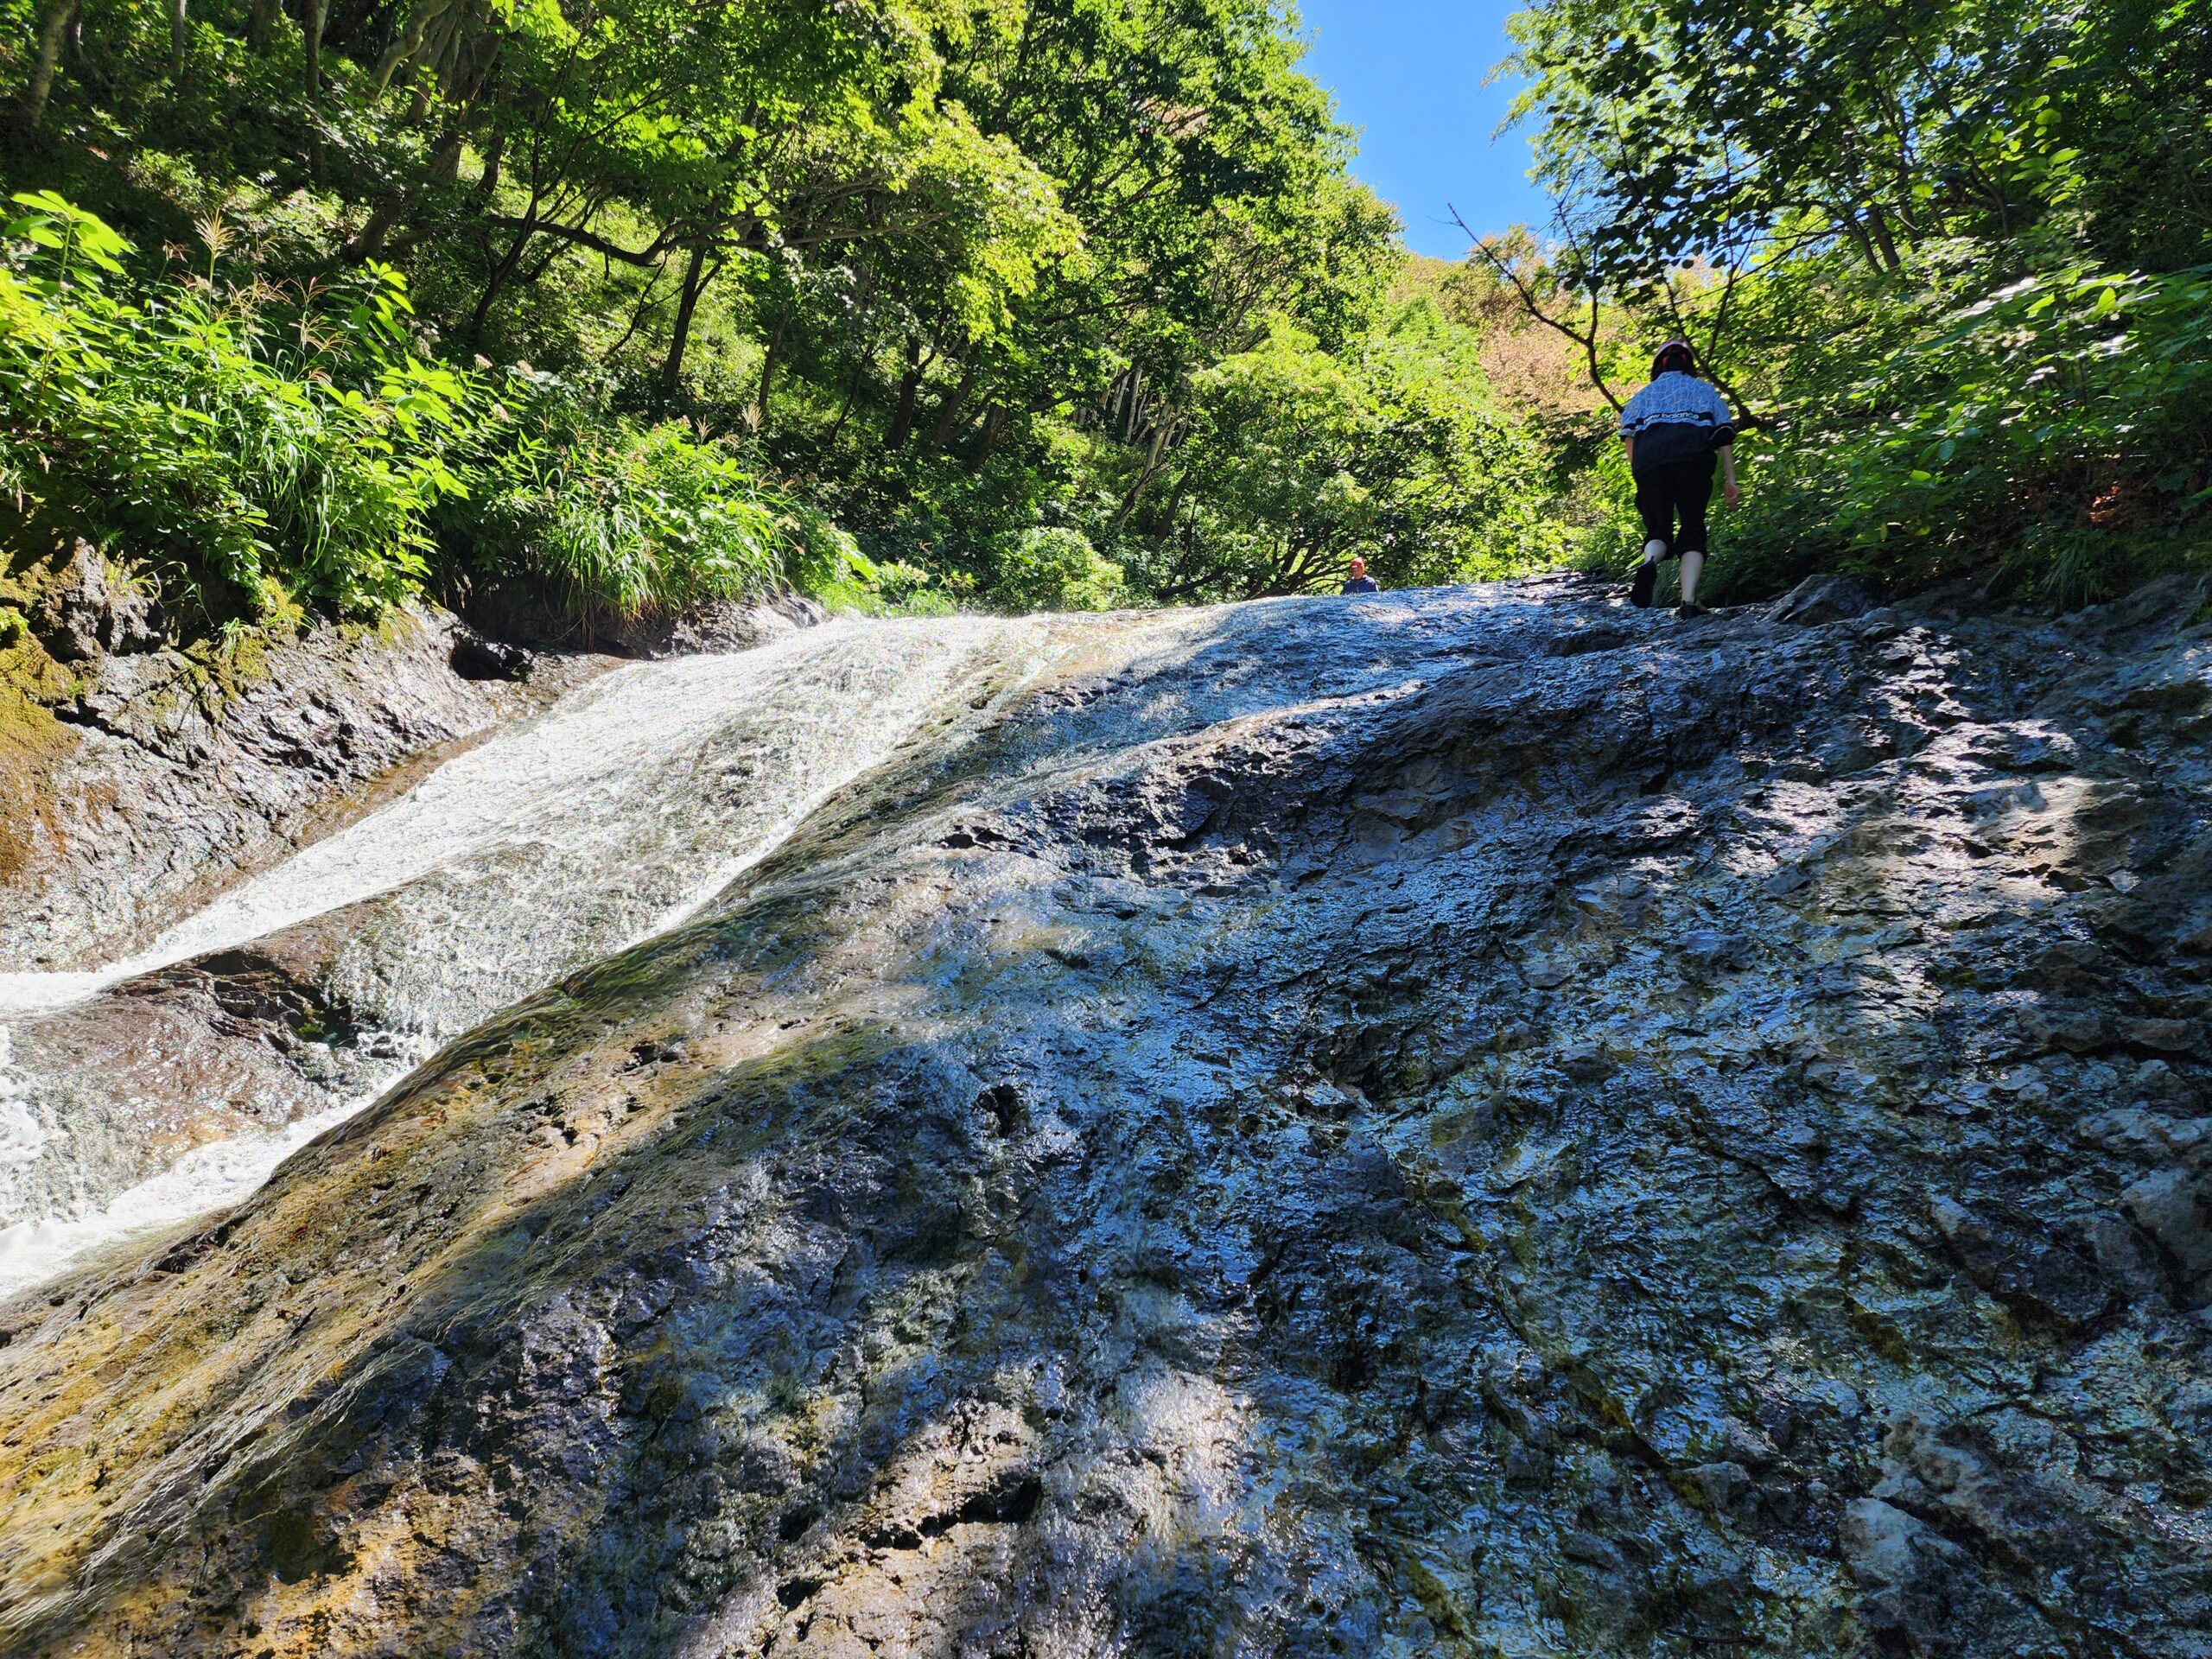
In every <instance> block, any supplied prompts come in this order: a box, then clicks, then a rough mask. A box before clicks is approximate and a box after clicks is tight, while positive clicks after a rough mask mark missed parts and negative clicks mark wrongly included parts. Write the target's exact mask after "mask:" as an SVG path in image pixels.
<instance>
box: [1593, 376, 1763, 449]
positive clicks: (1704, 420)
mask: <svg viewBox="0 0 2212 1659" xmlns="http://www.w3.org/2000/svg"><path fill="white" fill-rule="evenodd" d="M1621 435H1622V436H1623V437H1624V438H1634V439H1635V440H1636V455H1635V459H1634V461H1633V463H1632V464H1633V465H1634V467H1635V468H1636V470H1637V472H1642V471H1643V469H1644V468H1645V467H1663V466H1666V465H1667V464H1669V462H1671V461H1694V460H1696V459H1697V458H1698V457H1700V456H1703V455H1710V454H1713V451H1714V450H1716V449H1722V448H1726V447H1727V446H1728V445H1729V444H1731V443H1733V442H1735V441H1736V416H1735V414H1734V412H1733V411H1732V410H1730V409H1729V407H1728V400H1727V399H1726V397H1722V396H1721V395H1720V394H1719V392H1717V391H1714V390H1713V388H1712V387H1711V386H1710V385H1707V383H1706V382H1704V381H1702V380H1700V379H1699V378H1697V377H1696V376H1695V375H1694V374H1685V373H1684V372H1682V371H1681V370H1680V369H1669V370H1668V371H1667V372H1666V373H1664V374H1662V375H1661V376H1659V377H1658V378H1656V380H1654V381H1653V382H1652V383H1651V384H1650V385H1648V386H1646V387H1645V388H1644V389H1643V391H1639V392H1637V394H1636V396H1635V397H1631V398H1630V399H1629V400H1628V407H1627V408H1626V409H1624V410H1621Z"/></svg>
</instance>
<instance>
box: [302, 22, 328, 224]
mask: <svg viewBox="0 0 2212 1659" xmlns="http://www.w3.org/2000/svg"><path fill="white" fill-rule="evenodd" d="M329 20H330V0H307V9H306V10H304V11H302V13H301V14H300V48H301V51H302V53H303V54H304V55H305V57H306V60H307V73H306V75H305V77H304V78H303V81H302V84H303V85H304V86H305V87H306V89H307V95H308V174H309V175H311V176H312V177H313V178H314V180H315V182H316V183H317V184H321V182H322V110H321V105H322V27H323V25H324V24H325V23H326V22H328V21H329Z"/></svg>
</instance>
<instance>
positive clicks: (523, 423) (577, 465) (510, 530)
mask: <svg viewBox="0 0 2212 1659" xmlns="http://www.w3.org/2000/svg"><path fill="white" fill-rule="evenodd" d="M517 404H518V409H519V413H510V412H509V411H508V410H507V408H506V406H505V404H502V405H500V406H499V412H498V416H497V418H496V420H495V422H494V423H493V426H492V427H491V428H490V429H489V430H488V431H487V434H486V441H485V442H482V444H481V446H480V447H481V448H482V449H483V451H484V453H483V454H482V457H481V459H480V461H479V462H478V464H477V466H476V467H475V469H474V473H475V475H474V486H473V488H472V490H471V492H470V493H469V496H468V498H467V499H465V500H461V501H457V502H455V503H454V504H453V505H451V506H450V507H449V509H448V512H446V513H445V515H444V521H445V524H446V526H447V539H448V543H449V544H450V545H453V546H454V547H455V548H456V549H457V550H458V551H457V556H458V557H459V558H461V559H463V560H465V561H466V562H467V563H469V564H470V565H471V566H473V567H474V569H476V570H477V571H479V572H480V573H482V574H485V575H493V576H496V577H504V578H507V579H510V580H518V581H520V582H523V583H524V584H526V585H528V586H531V587H532V588H537V589H539V590H541V591H542V592H543V593H544V594H547V595H549V596H550V597H551V598H552V599H554V600H555V601H556V602H557V603H558V604H559V606H560V607H562V608H563V609H564V610H565V611H566V612H567V613H569V614H570V615H572V616H574V617H576V618H578V619H580V620H583V621H584V622H585V623H586V624H587V625H589V624H590V623H591V622H593V621H594V620H606V619H608V618H613V617H621V618H635V617H639V616H646V615H658V614H665V613H672V612H677V611H681V610H683V609H684V608H686V607H689V606H692V605H696V604H698V603H700V602H701V601H708V600H715V599H732V598H736V597H739V596H741V595H742V594H748V593H757V592H760V591H763V590H766V589H773V588H780V587H783V586H785V583H786V581H787V579H788V576H789V575H790V573H791V568H792V567H793V566H794V565H795V564H796V563H798V561H799V560H800V558H801V557H802V556H803V554H804V552H805V551H806V550H808V544H809V543H810V540H811V539H813V538H815V537H829V536H831V535H832V534H834V532H833V531H831V530H830V527H829V526H828V525H827V524H816V523H814V522H813V521H812V520H810V519H809V518H807V517H806V515H804V514H801V513H797V512H793V510H792V509H791V506H790V505H789V504H788V503H786V502H785V501H784V500H783V499H781V498H780V496H779V495H778V494H777V493H775V492H774V491H772V490H771V489H769V488H768V487H767V486H766V485H764V484H763V483H762V481H761V480H760V479H759V478H758V477H757V476H756V475H754V474H753V473H752V472H750V471H748V470H747V468H746V467H745V466H744V465H743V463H742V462H741V461H740V460H739V459H738V458H737V457H736V456H735V455H734V454H731V453H729V451H728V450H727V449H725V448H721V446H719V445H715V444H710V443H701V442H698V441H697V440H696V438H695V437H694V436H693V435H692V434H691V432H690V429H688V428H686V427H684V426H683V425H682V424H681V423H676V422H665V423H661V424H659V425H657V426H643V427H641V426H638V425H635V424H633V423H628V422H625V421H621V420H619V419H615V418H612V417H607V416H594V414H593V413H592V412H591V411H589V410H586V409H585V408H583V407H582V406H581V405H579V404H574V403H571V402H568V401H566V400H565V399H564V398H563V397H562V396H561V395H560V394H559V392H558V391H557V390H556V391H550V392H549V391H543V390H541V389H539V388H537V387H536V386H535V385H532V384H531V381H530V380H529V379H528V378H527V377H526V376H524V377H522V378H521V391H520V396H519V397H518V399H517ZM805 532H811V533H812V534H811V536H810V535H808V534H807V533H805ZM828 557H829V562H830V563H832V564H834V563H836V557H837V550H834V549H833V550H829V554H828Z"/></svg>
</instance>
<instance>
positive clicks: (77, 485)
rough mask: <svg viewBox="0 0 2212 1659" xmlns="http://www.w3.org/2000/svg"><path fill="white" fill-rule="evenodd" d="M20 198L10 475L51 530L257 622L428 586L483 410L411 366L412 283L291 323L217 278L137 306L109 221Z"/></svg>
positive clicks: (2, 340)
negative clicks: (186, 584) (206, 591)
mask: <svg viewBox="0 0 2212 1659" xmlns="http://www.w3.org/2000/svg"><path fill="white" fill-rule="evenodd" d="M16 202H17V203H18V205H19V206H21V207H23V208H25V209H26V210H27V211H26V212H25V213H23V214H22V216H21V217H20V218H18V219H16V221H15V222H14V223H13V224H11V225H10V226H9V227H8V231H7V238H8V244H9V246H8V257H7V259H6V263H4V264H0V398H4V401H5V407H6V410H7V422H6V426H5V429H4V432H0V446H4V447H0V467H4V469H5V479H4V481H5V483H6V485H7V486H9V487H10V488H11V489H12V490H13V491H14V492H15V493H16V494H17V495H18V496H19V498H21V499H23V501H24V502H25V504H26V505H27V507H28V509H29V513H30V516H31V518H32V522H33V524H41V523H43V524H47V525H48V526H51V527H52V528H54V529H56V530H62V531H69V530H78V531H89V532H90V533H92V534H94V535H96V536H99V537H112V538H118V539H121V540H124V541H126V542H128V543H130V545H131V546H132V548H133V549H134V550H136V551H137V553H138V555H139V556H141V557H143V558H146V559H149V560H151V561H154V562H156V563H160V564H162V565H165V566H167V567H168V568H170V569H175V570H179V571H181V572H184V573H187V575H188V578H189V579H190V580H192V581H193V582H194V583H195V584H197V583H199V582H203V581H204V580H206V579H207V578H212V579H213V581H214V582H217V583H219V584H220V585H221V586H223V587H224V588H226V589H227V590H229V591H228V595H227V596H228V597H232V598H235V599H238V600H240V601H244V602H245V604H246V605H247V606H248V607H251V608H253V609H256V610H267V609H270V608H272V607H277V606H278V605H281V604H282V603H283V595H284V593H285V592H286V590H289V591H291V592H295V593H297V594H302V595H304V596H307V597H309V598H312V599H315V600H318V601H323V602H326V603H327V604H329V605H331V606H332V607H335V608H336V609H338V610H340V611H349V612H359V611H366V610H370V609H373V608H374V607H377V606H378V605H381V604H385V603H388V602H390V601H393V600H396V599H398V598H401V597H403V596H404V595H405V594H407V593H409V592H411V591H412V590H413V589H414V588H416V586H417V585H418V584H419V583H420V582H421V581H422V579H423V575H424V574H425V572H426V568H427V567H426V565H425V563H424V554H425V553H426V551H427V550H428V549H429V544H430V537H429V528H428V522H427V520H428V515H429V512H431V510H432V509H433V508H434V507H435V505H437V504H438V503H439V502H440V501H441V500H442V499H445V498H447V497H448V496H452V495H455V494H458V493H461V491H462V490H463V489H464V488H465V486H464V485H463V483H462V481H461V479H460V477H459V476H458V475H457V474H455V473H454V470H453V469H452V467H451V466H450V465H449V464H448V461H449V451H450V448H451V446H452V443H453V442H454V436H455V435H456V433H457V431H458V429H459V428H460V425H461V420H462V411H463V407H464V405H465V404H466V402H467V395H468V392H467V386H466V385H465V383H464V382H463V381H462V380H461V378H459V377H457V376H455V375H454V374H452V373H451V372H448V371H447V370H445V369H442V368H440V367H437V366H435V365H431V364H428V363H425V362H423V360H422V359H419V358H417V357H416V356H414V355H413V354H412V353H410V352H409V351H408V350H407V349H406V346H405V343H404V334H403V331H402V327H401V320H402V319H403V318H404V315H405V314H406V309H407V301H406V294H405V288H404V283H402V282H401V280H400V279H399V277H397V275H396V274H395V273H393V272H391V271H389V270H384V269H382V268H381V267H372V268H369V269H367V270H364V271H362V272H361V273H359V275H358V276H357V277H353V278H351V279H349V280H348V281H347V282H346V283H345V284H343V285H341V286H340V287H339V288H337V289H332V290H328V291H327V292H324V293H321V294H319V295H316V296H313V297H312V300H311V302H309V303H308V304H305V305H301V304H297V303H295V304H291V305H288V306H283V307H281V308H280V307H277V306H275V305H274V304H272V302H273V301H274V300H276V299H277V296H273V295H271V294H270V293H268V292H266V291H248V292H232V293H221V294H219V293H217V292H216V291H215V290H214V289H213V286H212V284H209V283H205V282H201V283H161V284H157V285H155V286H154V287H152V288H150V289H147V290H145V291H144V292H143V294H134V293H132V292H131V291H130V285H129V284H128V283H127V282H126V281H125V280H124V266H123V264H122V263H121V262H122V260H123V259H124V257H127V256H128V255H129V254H130V246H129V245H128V244H127V243H126V242H125V241H124V239H123V238H121V237H120V236H118V235H117V234H116V233H115V232H113V231H111V229H109V227H108V226H106V225H105V224H104V223H103V222H102V221H101V220H100V219H98V218H96V217H95V216H93V215H92V214H90V213H86V212H84V211H82V210H81V209H79V208H77V207H73V206H72V205H71V204H69V203H68V202H67V201H65V200H62V199H61V198H60V197H58V196H55V195H53V194H48V193H25V194H19V195H18V196H17V197H16ZM216 602H217V605H218V607H220V605H221V601H220V600H218V601H216Z"/></svg>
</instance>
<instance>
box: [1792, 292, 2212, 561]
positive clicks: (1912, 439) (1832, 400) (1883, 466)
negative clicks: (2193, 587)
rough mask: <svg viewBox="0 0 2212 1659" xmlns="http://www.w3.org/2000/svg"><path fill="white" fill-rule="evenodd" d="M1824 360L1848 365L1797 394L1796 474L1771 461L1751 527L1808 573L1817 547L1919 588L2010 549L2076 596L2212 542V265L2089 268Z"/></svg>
mask: <svg viewBox="0 0 2212 1659" xmlns="http://www.w3.org/2000/svg"><path fill="white" fill-rule="evenodd" d="M1934 285H1935V283H1934V281H1933V280H1931V281H1930V283H1929V286H1930V287H1933V286H1934ZM1870 332H1876V333H1886V332H1892V331H1891V330H1888V329H1881V330H1877V331H1870ZM1861 343H1862V344H1863V343H1867V342H1864V341H1862V342H1861ZM1808 366H1809V365H1808ZM1825 366H1827V367H1828V368H1830V370H1831V371H1832V372H1834V371H1846V372H1839V373H1835V374H1834V378H1833V379H1832V380H1831V379H1829V378H1826V377H1822V378H1810V377H1808V380H1807V381H1806V382H1805V383H1804V384H1802V385H1801V386H1800V387H1799V388H1798V396H1799V400H1800V401H1799V403H1798V405H1797V411H1798V412H1795V413H1794V414H1793V426H1794V428H1795V429H1796V431H1797V432H1798V433H1801V434H1802V435H1801V436H1798V437H1797V438H1796V441H1795V442H1793V443H1792V444H1791V445H1790V446H1789V450H1788V452H1787V453H1788V456H1789V466H1790V470H1789V472H1788V473H1786V474H1785V473H1782V472H1781V471H1780V469H1779V468H1778V467H1775V468H1770V469H1769V471H1768V474H1767V476H1766V480H1765V489H1764V499H1761V500H1760V501H1759V503H1758V519H1757V520H1756V521H1755V522H1754V524H1753V525H1752V526H1751V528H1752V530H1753V531H1754V537H1755V544H1756V543H1764V545H1766V546H1767V547H1769V548H1770V549H1771V550H1772V551H1773V552H1775V553H1777V554H1779V555H1782V556H1795V558H1796V562H1797V563H1800V564H1802V563H1805V560H1804V554H1805V552H1806V551H1808V541H1809V543H1810V544H1811V548H1812V549H1813V550H1818V551H1820V552H1821V553H1824V554H1826V555H1827V556H1828V557H1829V558H1830V559H1832V560H1833V561H1834V562H1835V563H1840V565H1842V566H1843V567H1845V568H1847V569H1853V570H1856V571H1859V572H1860V573H1862V574H1866V575H1874V576H1877V577H1880V578H1883V579H1885V580H1901V581H1904V582H1911V583H1922V582H1934V581H1937V580H1941V579H1942V578H1943V577H1945V576H1947V575H1954V574H1960V573H1963V572H1970V571H1974V570H1976V569H1980V568H1982V567H1983V566H1984V565H1986V552H1987V550H1989V549H1991V548H1993V547H1994V548H1998V549H2001V550H2004V556H2005V569H2004V571H2003V573H2002V574H2004V575H2006V576H2008V577H2010V578H2011V579H2012V580H2014V581H2016V582H2020V583H2023V584H2024V585H2025V586H2027V587H2028V588H2030V589H2031V591H2034V592H2036V593H2037V594H2038V596H2039V597H2042V598H2044V599H2047V600H2049V601H2052V602H2055V603H2058V604H2062V605H2064V604H2079V603H2082V602H2083V601H2086V600H2088V599H2092V598H2096V597H2100V596H2101V595H2103V594H2107V593H2109V592H2111V591H2113V590H2114V589H2115V588H2118V587H2120V586H2123V585H2124V584H2125V583H2126V582H2127V581H2128V580H2130V579H2131V578H2133V577H2135V576H2139V575H2143V574H2146V573H2147V572H2148V571H2149V570H2150V569H2154V568H2155V567H2156V565H2157V564H2158V563H2160V562H2161V561H2160V559H2159V557H2158V553H2159V550H2160V548H2161V547H2162V546H2164V547H2165V548H2167V549H2170V550H2172V551H2177V552H2182V553H2184V554H2185V553H2186V552H2187V551H2188V550H2189V549H2190V545H2191V543H2192V541H2193V540H2197V539H2201V538H2202V536H2203V534H2204V532H2203V531H2202V530H2201V529H2200V530H2198V531H2195V532H2194V533H2193V534H2192V531H2191V530H2190V526H2191V525H2192V524H2197V525H2202V524H2203V522H2204V519H2203V515H2204V510H2205V509H2206V507H2207V506H2208V505H2212V489H2209V488H2208V484H2212V465H2208V463H2212V272H2208V270H2206V269H2205V268H2198V269H2196V270H2184V271H2181V272H2177V273H2171V274H2168V275H2165V276H2158V277H2154V276H2147V275H2144V274H2141V273H2114V272H2110V271H2106V270H2101V269H2099V268H2097V267H2096V266H2094V265H2092V264H2088V263H2087V262H2081V261H2077V262H2075V263H2073V264H2069V265H2065V266H2063V267H2060V268H2058V269H2056V270H2049V271H2045V272H2041V273H2038V274H2037V275H2034V276H2031V277H2024V278H2022V279H2021V280H2019V281H2018V282H2015V283H2010V284H2007V285H2006V286H2005V287H2004V288H2002V289H1999V290H1998V291H1997V292H1996V293H1994V294H1993V295H1990V296H1986V297H1984V298H1981V299H1979V300H1977V301H1975V302H1973V303H1970V304H1963V305H1961V306H1958V307H1957V308H1955V309H1954V310H1952V311H1951V312H1950V314H1949V315H1947V316H1942V317H1941V319H1940V326H1938V327H1936V328H1934V329H1933V330H1928V331H1923V330H1913V331H1910V332H1909V333H1906V334H1905V335H1904V338H1903V339H1902V340H1898V341H1897V342H1895V343H1893V344H1891V345H1890V346H1888V347H1887V348H1886V349H1883V350H1878V351H1872V352H1870V353H1868V354H1867V355H1866V356H1865V357H1862V358H1859V359H1857V360H1855V361H1848V362H1839V361H1833V360H1832V361H1831V363H1830V364H1828V365H1825ZM1793 526H1806V527H1810V529H1811V534H1810V536H1809V537H1808V536H1807V535H1806V534H1805V533H1804V532H1803V531H1793V530H1792V528H1791V527H1793Z"/></svg>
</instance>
